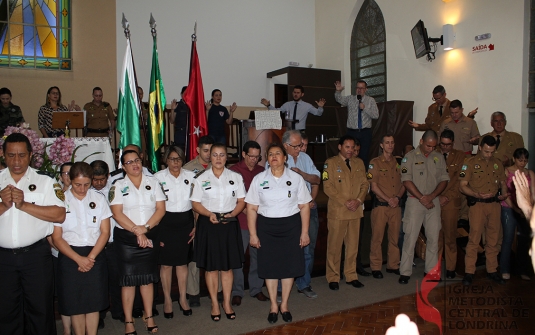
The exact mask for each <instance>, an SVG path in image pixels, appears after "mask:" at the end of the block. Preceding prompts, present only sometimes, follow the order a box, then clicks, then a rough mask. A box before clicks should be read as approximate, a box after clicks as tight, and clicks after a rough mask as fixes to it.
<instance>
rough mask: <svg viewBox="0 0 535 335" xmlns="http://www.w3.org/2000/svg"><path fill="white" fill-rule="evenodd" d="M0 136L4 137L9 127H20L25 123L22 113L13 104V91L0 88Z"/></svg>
mask: <svg viewBox="0 0 535 335" xmlns="http://www.w3.org/2000/svg"><path fill="white" fill-rule="evenodd" d="M0 101H1V102H2V103H1V104H0V136H3V135H4V132H5V131H6V128H7V127H9V126H12V127H18V126H20V124H21V123H23V122H24V117H23V116H22V111H21V110H20V107H19V106H17V105H13V104H12V103H11V91H10V90H9V88H7V87H2V88H0Z"/></svg>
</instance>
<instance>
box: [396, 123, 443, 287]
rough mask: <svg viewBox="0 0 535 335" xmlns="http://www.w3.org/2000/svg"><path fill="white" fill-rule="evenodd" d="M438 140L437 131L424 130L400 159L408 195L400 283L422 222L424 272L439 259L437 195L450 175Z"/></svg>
mask: <svg viewBox="0 0 535 335" xmlns="http://www.w3.org/2000/svg"><path fill="white" fill-rule="evenodd" d="M437 142H438V136H437V133H435V131H433V130H427V131H425V132H424V134H423V136H422V139H421V140H420V145H419V146H418V147H417V148H416V149H414V150H412V151H411V152H409V153H407V154H406V155H405V157H403V159H402V160H401V181H402V182H403V186H405V188H406V189H407V192H408V199H407V203H406V205H405V215H404V216H403V231H404V232H405V238H404V241H403V252H402V255H401V264H400V273H401V275H400V277H399V283H400V284H408V283H409V279H410V276H411V274H412V260H413V257H414V246H415V245H416V240H417V239H418V234H419V233H420V229H421V228H422V224H423V226H424V227H425V235H426V237H427V245H426V254H425V274H426V273H427V272H430V271H431V270H433V268H434V267H435V265H436V264H437V261H438V235H439V232H440V227H441V224H440V200H439V197H438V196H439V195H440V194H441V193H442V191H444V189H445V188H446V186H447V185H448V181H449V180H450V177H449V176H448V171H447V170H446V161H445V160H444V156H442V154H440V153H439V152H437V151H435V148H436V146H437ZM438 279H440V269H438Z"/></svg>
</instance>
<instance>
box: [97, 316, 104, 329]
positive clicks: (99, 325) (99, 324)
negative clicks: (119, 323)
mask: <svg viewBox="0 0 535 335" xmlns="http://www.w3.org/2000/svg"><path fill="white" fill-rule="evenodd" d="M98 329H104V319H100V318H99V319H98Z"/></svg>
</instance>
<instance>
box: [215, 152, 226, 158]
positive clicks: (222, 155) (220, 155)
mask: <svg viewBox="0 0 535 335" xmlns="http://www.w3.org/2000/svg"><path fill="white" fill-rule="evenodd" d="M212 157H214V158H218V157H219V158H224V157H227V154H224V153H221V154H216V153H213V154H212Z"/></svg>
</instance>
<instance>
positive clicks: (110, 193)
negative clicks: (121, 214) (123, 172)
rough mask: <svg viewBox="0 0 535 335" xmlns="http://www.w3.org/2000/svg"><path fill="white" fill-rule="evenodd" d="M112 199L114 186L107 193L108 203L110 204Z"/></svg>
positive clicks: (113, 197)
mask: <svg viewBox="0 0 535 335" xmlns="http://www.w3.org/2000/svg"><path fill="white" fill-rule="evenodd" d="M113 199H115V185H113V186H112V187H111V188H110V191H109V192H108V202H110V203H111V202H112V201H113Z"/></svg>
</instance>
